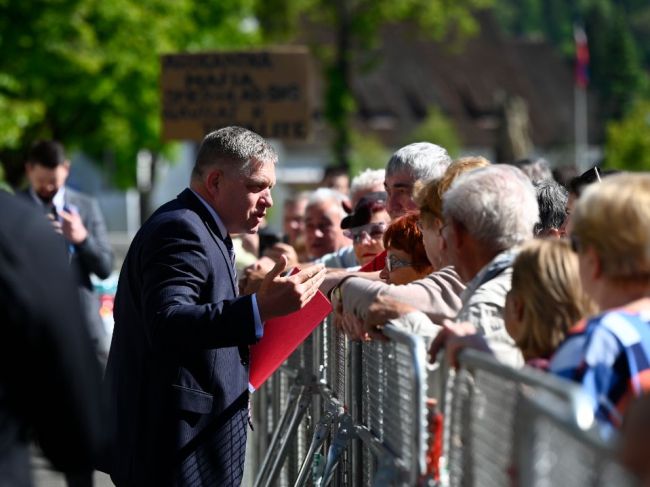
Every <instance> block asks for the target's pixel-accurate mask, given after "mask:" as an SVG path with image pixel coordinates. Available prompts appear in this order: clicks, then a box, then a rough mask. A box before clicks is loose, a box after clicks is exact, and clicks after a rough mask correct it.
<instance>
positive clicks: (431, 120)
mask: <svg viewBox="0 0 650 487" xmlns="http://www.w3.org/2000/svg"><path fill="white" fill-rule="evenodd" d="M412 142H432V143H434V144H438V145H440V146H442V147H444V148H445V149H447V152H449V155H451V157H457V156H458V154H459V152H460V148H461V143H460V138H459V136H458V133H457V132H456V129H455V128H454V126H453V124H452V122H451V120H449V118H448V117H447V116H446V115H445V114H444V113H443V112H442V111H441V110H440V109H439V108H438V107H435V106H432V107H429V109H428V113H427V116H426V118H425V119H424V120H423V121H422V123H421V124H420V125H419V126H418V127H417V128H416V129H415V131H414V132H413V133H412V134H411V135H410V136H409V138H408V140H406V141H404V143H405V144H410V143H412Z"/></svg>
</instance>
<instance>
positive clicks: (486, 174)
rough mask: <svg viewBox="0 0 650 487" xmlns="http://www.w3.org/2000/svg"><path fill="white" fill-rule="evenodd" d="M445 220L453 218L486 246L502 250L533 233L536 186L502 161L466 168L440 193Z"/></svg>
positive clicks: (498, 250) (517, 170)
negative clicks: (475, 167) (501, 162)
mask: <svg viewBox="0 0 650 487" xmlns="http://www.w3.org/2000/svg"><path fill="white" fill-rule="evenodd" d="M443 214H444V218H445V222H449V221H450V220H454V221H456V222H458V223H460V224H462V225H463V227H464V228H465V230H466V231H467V232H468V233H469V234H470V235H471V236H472V237H473V238H475V239H476V240H478V241H479V242H481V243H482V244H484V245H485V246H486V247H487V248H488V249H489V250H491V251H495V252H501V251H503V250H506V249H509V248H511V247H514V246H515V245H518V244H520V243H522V242H524V241H525V240H528V239H530V238H531V237H532V236H533V227H534V226H535V223H536V222H537V220H538V217H539V211H538V209H537V198H536V195H535V188H533V185H532V183H531V182H530V180H529V179H528V177H527V176H526V175H525V174H524V173H523V172H521V171H520V170H519V169H517V168H516V167H513V166H508V165H505V164H495V165H493V166H489V167H485V168H481V169H476V170H474V171H470V172H467V173H465V174H463V175H461V176H460V177H458V179H456V181H454V183H453V184H452V186H451V188H450V189H449V190H448V191H447V192H446V193H445V194H444V196H443Z"/></svg>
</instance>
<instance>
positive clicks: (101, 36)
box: [0, 0, 259, 187]
mask: <svg viewBox="0 0 650 487" xmlns="http://www.w3.org/2000/svg"><path fill="white" fill-rule="evenodd" d="M254 1H255V0H220V1H219V2H204V1H199V0H174V1H173V2H170V1H167V0H137V1H136V0H111V1H108V2H106V1H101V0H31V1H22V2H12V1H0V32H1V33H2V35H1V36H0V52H2V56H0V108H1V109H2V110H3V113H4V114H9V115H8V116H5V117H4V119H3V120H2V121H1V122H0V132H2V134H1V135H0V159H1V160H2V163H3V165H4V166H5V168H6V171H7V178H8V179H9V180H10V181H11V182H13V183H16V182H17V180H18V179H19V177H20V175H21V174H22V162H23V160H24V157H25V153H26V150H27V148H28V147H29V145H30V143H31V141H33V140H34V139H35V138H39V137H53V138H57V139H59V140H61V141H63V142H64V143H65V144H66V145H67V146H68V147H69V148H70V149H80V150H83V151H84V152H85V153H87V154H90V155H91V156H94V157H96V158H98V159H99V160H100V161H102V162H103V163H104V165H105V167H106V169H107V170H109V171H110V172H111V173H112V174H113V176H114V177H115V180H116V182H118V183H119V184H120V185H121V186H123V187H126V186H132V185H133V183H134V179H135V163H134V161H135V157H136V154H137V152H138V150H140V149H143V148H147V149H149V150H151V151H152V152H154V153H159V152H160V151H161V150H163V149H164V146H163V144H162V142H161V139H160V97H159V88H158V83H159V79H158V78H159V73H160V61H159V55H160V54H161V53H167V52H176V51H180V50H194V49H217V48H218V49H224V48H232V47H240V46H244V45H250V44H252V43H255V42H258V41H259V37H258V36H257V34H256V32H247V31H246V30H245V29H242V28H241V26H242V21H243V20H244V19H246V18H248V17H250V16H251V15H252V12H253V2H254Z"/></svg>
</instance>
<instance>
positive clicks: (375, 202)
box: [341, 191, 388, 229]
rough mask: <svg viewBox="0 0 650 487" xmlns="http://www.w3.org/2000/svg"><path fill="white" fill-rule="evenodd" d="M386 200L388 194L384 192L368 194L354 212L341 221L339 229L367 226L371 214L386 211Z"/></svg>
mask: <svg viewBox="0 0 650 487" xmlns="http://www.w3.org/2000/svg"><path fill="white" fill-rule="evenodd" d="M386 198H388V194H387V193H386V192H385V191H377V192H375V193H368V194H367V195H365V196H364V197H363V198H361V199H360V200H359V202H358V203H357V205H356V206H355V207H354V211H353V212H352V213H350V214H349V215H348V216H346V217H345V218H343V220H341V228H343V229H345V228H355V227H360V226H363V225H367V224H368V223H370V219H371V218H372V214H373V213H375V212H377V211H381V210H385V209H386Z"/></svg>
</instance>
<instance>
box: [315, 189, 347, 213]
mask: <svg viewBox="0 0 650 487" xmlns="http://www.w3.org/2000/svg"><path fill="white" fill-rule="evenodd" d="M330 201H331V202H334V203H335V205H336V207H337V208H339V210H340V211H341V218H344V217H346V216H347V215H348V212H347V211H346V210H345V205H346V204H348V197H347V196H346V195H344V194H343V193H341V192H340V191H336V190H335V189H331V188H318V189H317V190H316V191H314V192H313V193H312V194H311V196H310V197H309V201H308V202H307V209H309V207H310V206H313V205H317V204H320V203H326V202H330Z"/></svg>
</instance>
